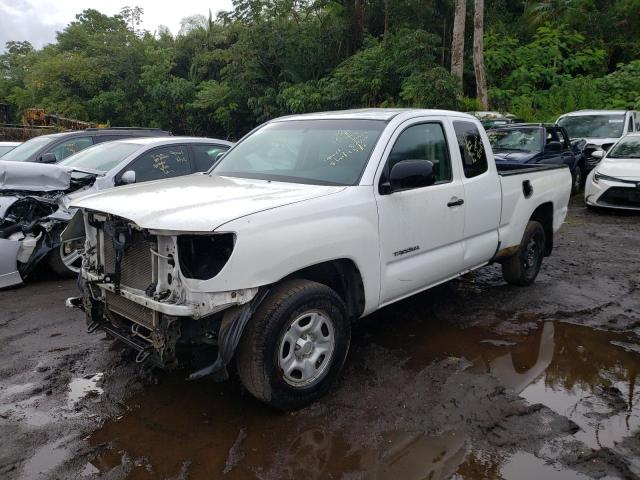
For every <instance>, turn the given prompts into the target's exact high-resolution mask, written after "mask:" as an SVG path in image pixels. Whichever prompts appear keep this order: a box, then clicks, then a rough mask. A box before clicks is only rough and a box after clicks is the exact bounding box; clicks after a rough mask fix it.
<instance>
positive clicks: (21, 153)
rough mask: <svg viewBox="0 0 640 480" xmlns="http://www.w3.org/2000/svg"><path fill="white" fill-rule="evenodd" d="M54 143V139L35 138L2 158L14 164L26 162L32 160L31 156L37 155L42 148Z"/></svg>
mask: <svg viewBox="0 0 640 480" xmlns="http://www.w3.org/2000/svg"><path fill="white" fill-rule="evenodd" d="M53 141H54V138H52V137H35V138H32V139H31V140H27V141H26V142H24V143H23V144H21V145H18V146H17V147H16V148H14V149H13V150H11V151H9V152H7V153H6V154H5V155H3V156H2V160H11V161H13V162H24V161H26V160H29V158H31V155H33V154H34V153H36V152H37V151H38V150H40V149H41V148H42V147H44V146H46V145H48V144H50V143H51V142H53Z"/></svg>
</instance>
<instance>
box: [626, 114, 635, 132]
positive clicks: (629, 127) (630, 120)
mask: <svg viewBox="0 0 640 480" xmlns="http://www.w3.org/2000/svg"><path fill="white" fill-rule="evenodd" d="M633 131H634V128H633V115H629V123H628V127H627V133H629V132H633Z"/></svg>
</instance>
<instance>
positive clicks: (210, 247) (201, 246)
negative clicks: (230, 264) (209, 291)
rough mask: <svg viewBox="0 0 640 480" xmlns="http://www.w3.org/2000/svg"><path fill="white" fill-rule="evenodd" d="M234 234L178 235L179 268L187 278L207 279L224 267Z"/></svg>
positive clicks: (232, 243)
mask: <svg viewBox="0 0 640 480" xmlns="http://www.w3.org/2000/svg"><path fill="white" fill-rule="evenodd" d="M234 244H235V235H234V234H233V233H216V234H213V235H179V236H178V260H179V262H180V270H181V271H182V274H183V275H184V276H185V277H187V278H192V279H195V280H208V279H210V278H213V277H215V276H216V275H218V273H220V271H221V270H222V269H223V268H224V266H225V265H226V264H227V261H228V260H229V257H231V253H232V252H233V246H234Z"/></svg>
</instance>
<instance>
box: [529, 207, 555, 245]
mask: <svg viewBox="0 0 640 480" xmlns="http://www.w3.org/2000/svg"><path fill="white" fill-rule="evenodd" d="M529 221H535V222H538V223H540V224H541V225H542V228H543V229H544V237H545V246H544V255H545V256H546V257H548V256H549V255H551V251H552V250H553V203H551V202H546V203H543V204H542V205H540V206H538V208H536V209H535V210H534V211H533V213H532V214H531V217H530V218H529Z"/></svg>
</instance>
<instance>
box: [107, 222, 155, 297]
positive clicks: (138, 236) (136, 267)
mask: <svg viewBox="0 0 640 480" xmlns="http://www.w3.org/2000/svg"><path fill="white" fill-rule="evenodd" d="M151 248H152V244H151V242H149V241H148V240H147V239H145V238H144V235H143V234H142V232H138V231H134V232H133V233H132V236H131V244H130V245H129V247H128V248H127V249H126V250H125V251H124V254H123V256H122V263H121V270H120V285H123V286H127V287H132V288H137V289H139V290H146V289H147V287H148V286H149V285H150V284H151V283H153V266H152V262H153V260H154V258H153V255H152V253H151ZM115 265H116V253H115V250H114V248H113V240H112V239H111V237H109V236H108V235H105V236H104V268H105V273H114V271H115Z"/></svg>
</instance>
